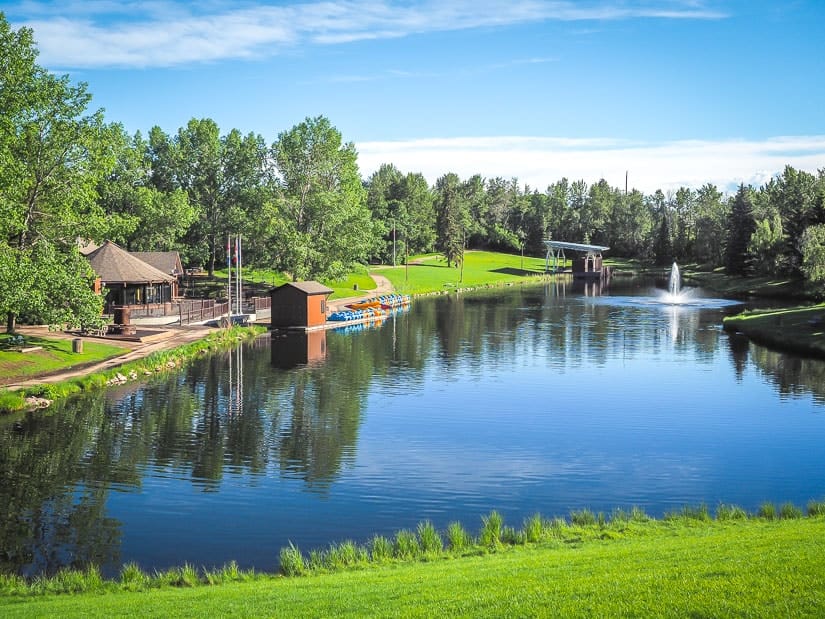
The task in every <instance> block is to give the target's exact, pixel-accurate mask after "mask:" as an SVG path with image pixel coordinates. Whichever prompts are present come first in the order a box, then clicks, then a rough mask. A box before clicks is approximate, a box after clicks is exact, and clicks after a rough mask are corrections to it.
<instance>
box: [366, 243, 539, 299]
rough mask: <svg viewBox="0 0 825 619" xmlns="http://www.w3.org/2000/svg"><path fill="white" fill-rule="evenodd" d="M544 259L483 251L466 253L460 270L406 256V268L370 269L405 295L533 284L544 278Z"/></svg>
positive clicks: (430, 258)
mask: <svg viewBox="0 0 825 619" xmlns="http://www.w3.org/2000/svg"><path fill="white" fill-rule="evenodd" d="M544 268H545V259H544V258H534V257H530V256H525V257H524V261H523V263H522V258H521V256H520V255H512V254H502V253H496V252H487V251H467V252H465V253H464V266H463V268H462V267H461V266H456V265H451V266H449V267H448V266H447V262H446V260H445V259H444V257H443V256H441V255H438V254H427V255H423V256H410V258H409V266H404V265H401V266H396V267H374V268H373V271H375V272H377V273H379V274H381V275H383V276H384V277H386V278H387V279H389V280H390V281H391V282H392V284H393V286H394V288H395V290H396V291H398V292H402V293H406V294H422V293H428V292H442V291H445V290H447V291H449V290H455V289H458V288H474V287H479V286H488V285H490V286H492V285H503V284H507V283H519V282H524V281H529V280H530V279H531V278H532V279H534V280H536V279H538V278H539V277H541V276H544V275H545V272H544Z"/></svg>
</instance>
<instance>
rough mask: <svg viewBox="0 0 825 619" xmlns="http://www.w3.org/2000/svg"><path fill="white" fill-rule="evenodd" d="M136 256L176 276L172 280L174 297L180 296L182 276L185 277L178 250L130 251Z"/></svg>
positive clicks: (161, 270) (163, 271) (162, 271)
mask: <svg viewBox="0 0 825 619" xmlns="http://www.w3.org/2000/svg"><path fill="white" fill-rule="evenodd" d="M129 253H130V254H132V255H133V256H134V257H135V258H137V259H138V260H142V261H143V262H145V263H146V264H148V265H150V266H153V267H155V268H156V269H157V270H158V271H160V272H161V273H166V274H167V275H171V276H172V277H174V278H175V281H174V282H172V298H173V299H174V298H175V297H179V296H180V278H181V277H183V265H182V264H181V261H180V254H179V253H178V252H176V251H130V252H129Z"/></svg>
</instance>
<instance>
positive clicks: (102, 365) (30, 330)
mask: <svg viewBox="0 0 825 619" xmlns="http://www.w3.org/2000/svg"><path fill="white" fill-rule="evenodd" d="M213 330H214V329H212V328H210V327H205V326H201V325H198V326H189V327H171V328H167V329H165V330H164V331H166V332H167V333H168V337H166V338H163V339H157V340H154V341H151V342H146V343H142V342H124V341H122V340H115V339H105V338H104V339H97V338H95V339H94V340H93V341H98V342H105V343H106V344H111V345H113V346H123V347H124V349H127V350H126V351H125V352H124V353H123V354H122V355H119V356H117V357H112V358H111V359H106V360H105V361H100V362H97V363H92V364H84V365H82V366H75V367H73V368H67V369H65V370H61V371H58V372H55V373H53V374H49V375H47V376H38V377H34V378H29V379H25V380H20V381H15V382H13V383H5V382H4V381H3V379H2V377H0V386H2V387H4V388H6V389H19V388H21V387H31V386H33V385H42V384H44V383H57V382H61V381H64V380H70V379H72V378H77V377H79V376H85V375H87V374H93V373H95V372H100V371H104V370H110V369H112V368H115V367H118V366H120V365H123V364H124V363H128V362H130V361H135V360H136V359H142V358H144V357H146V356H148V355H150V354H151V353H153V352H156V351H158V350H168V349H170V348H177V347H178V346H183V345H184V344H188V343H189V342H194V341H196V340H200V339H202V338H204V337H206V336H207V335H208V334H209V332H210V331H213ZM17 331H18V333H22V334H23V335H36V336H38V337H44V338H52V339H74V338H76V337H77V336H76V335H72V334H71V333H62V332H52V331H49V330H48V329H47V328H46V327H26V326H24V327H18V329H17ZM86 341H92V340H86Z"/></svg>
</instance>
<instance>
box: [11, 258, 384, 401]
mask: <svg viewBox="0 0 825 619" xmlns="http://www.w3.org/2000/svg"><path fill="white" fill-rule="evenodd" d="M371 277H372V278H373V280H375V284H376V287H375V288H374V289H373V290H370V291H369V292H368V296H379V295H382V294H389V293H390V292H392V291H393V286H392V283H391V282H390V280H388V279H387V278H386V277H384V276H383V275H376V274H374V273H373V274H371ZM363 298H364V296H363V295H361V296H357V297H348V298H346V299H335V300H334V301H330V302H329V304H328V305H329V307H330V308H331V309H332V311H338V310H339V309H342V308H344V307H346V305H347V303H353V302H355V301H358V300H362V299H363ZM213 330H215V327H207V326H204V325H189V326H185V327H180V326H166V327H164V328H163V330H162V332H163V333H164V334H165V337H160V336H159V337H153V338H152V341H149V342H127V341H120V340H116V339H106V338H104V339H102V340H98V341H103V342H106V343H107V344H111V345H113V346H123V347H124V350H125V352H124V353H123V354H122V355H118V356H116V357H112V358H110V359H106V360H105V361H100V362H98V363H90V364H83V365H76V366H73V367H71V368H67V369H65V370H59V371H57V372H53V373H49V374H47V375H43V376H36V377H33V378H28V379H26V380H20V381H14V382H4V380H3V377H2V376H0V387H3V388H5V389H10V390H16V389H21V388H24V387H33V386H35V385H42V384H44V383H59V382H63V381H66V380H71V379H73V378H78V377H80V376H85V375H87V374H93V373H95V372H100V371H105V370H110V369H112V368H116V367H118V366H121V365H123V364H125V363H129V362H130V361H135V360H137V359H142V358H144V357H147V356H149V355H150V354H152V353H153V352H156V351H159V350H169V349H171V348H177V347H178V346H183V345H184V344H188V343H190V342H194V341H196V340H200V339H203V338H204V337H206V336H207V335H208V334H209V333H210V332H211V331H213ZM17 331H18V332H19V333H21V334H23V335H24V336H26V335H28V336H37V337H42V338H51V339H58V338H59V339H74V338H76V337H77V335H74V334H71V333H63V332H54V331H49V330H48V328H47V327H44V326H36V327H30V326H21V327H18V328H17Z"/></svg>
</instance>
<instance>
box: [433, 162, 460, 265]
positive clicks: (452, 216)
mask: <svg viewBox="0 0 825 619" xmlns="http://www.w3.org/2000/svg"><path fill="white" fill-rule="evenodd" d="M435 193H436V199H435V212H436V248H437V249H438V251H440V252H441V253H442V254H444V257H445V258H446V259H447V266H448V267H449V266H450V265H451V264H452V263H453V262H455V264H456V265H458V264H459V263H460V262H461V260H462V259H463V258H464V241H465V238H466V229H465V226H466V221H465V217H466V214H465V208H466V206H465V203H464V200H463V195H462V191H461V181H460V180H459V178H458V175H457V174H454V173H452V172H450V173H449V174H445V175H444V176H442V177H441V178H439V179H438V180H437V181H436V183H435Z"/></svg>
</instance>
